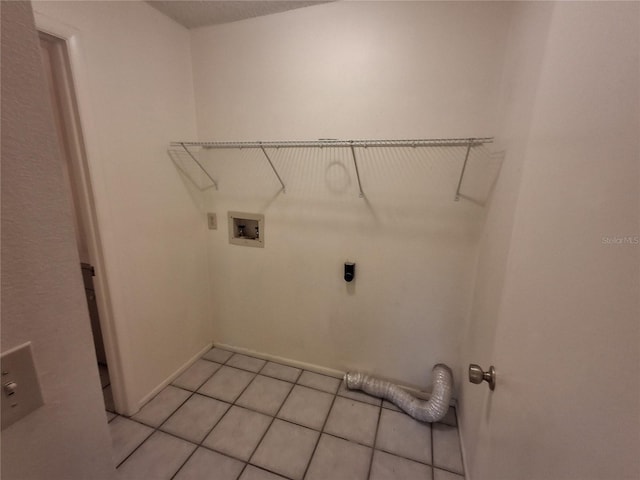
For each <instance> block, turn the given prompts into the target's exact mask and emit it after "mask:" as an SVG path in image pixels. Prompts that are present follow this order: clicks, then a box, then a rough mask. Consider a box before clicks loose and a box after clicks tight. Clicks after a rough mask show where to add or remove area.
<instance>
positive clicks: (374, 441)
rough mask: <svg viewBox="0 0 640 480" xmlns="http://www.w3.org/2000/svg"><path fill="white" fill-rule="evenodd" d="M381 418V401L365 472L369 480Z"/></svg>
mask: <svg viewBox="0 0 640 480" xmlns="http://www.w3.org/2000/svg"><path fill="white" fill-rule="evenodd" d="M381 418H382V402H380V408H379V410H378V421H377V422H376V432H375V434H374V435H373V447H372V450H371V458H370V459H369V471H368V472H367V478H368V479H369V480H371V470H372V469H373V457H374V455H375V453H376V444H377V443H378V429H379V428H380V420H381Z"/></svg>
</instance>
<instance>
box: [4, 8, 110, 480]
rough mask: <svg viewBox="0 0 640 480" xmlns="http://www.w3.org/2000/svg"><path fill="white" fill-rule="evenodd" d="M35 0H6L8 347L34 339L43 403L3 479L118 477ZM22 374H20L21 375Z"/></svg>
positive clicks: (17, 440)
mask: <svg viewBox="0 0 640 480" xmlns="http://www.w3.org/2000/svg"><path fill="white" fill-rule="evenodd" d="M56 142H57V138H56V133H55V130H54V124H53V117H52V112H51V106H50V103H49V97H48V93H47V90H46V84H45V79H44V75H43V70H42V62H41V59H40V48H39V45H38V37H37V34H36V30H35V27H34V23H33V14H32V12H31V7H30V5H29V3H28V2H2V347H1V349H2V352H6V351H7V350H9V349H11V348H13V347H16V346H18V345H21V344H22V343H24V342H27V341H31V342H32V348H33V353H34V359H35V364H36V368H37V371H38V375H39V380H40V384H41V386H42V394H43V397H44V406H42V407H41V408H39V409H38V410H36V411H35V412H33V413H31V414H30V415H28V416H27V417H25V418H24V419H22V420H20V421H18V422H16V423H14V424H13V425H11V426H10V427H8V428H6V429H5V430H3V431H2V478H4V479H5V480H11V479H16V480H17V479H20V480H22V479H31V478H34V479H35V478H51V479H63V478H92V479H105V480H106V479H111V478H115V468H114V466H113V465H112V463H111V456H110V455H109V451H110V449H111V441H110V438H109V432H108V429H107V422H106V417H105V412H104V407H103V403H102V394H101V391H100V380H99V378H98V370H97V367H96V357H95V351H94V349H93V344H92V342H91V330H90V327H89V317H88V313H87V304H86V300H85V297H84V288H83V285H82V277H81V274H80V268H79V261H80V260H79V258H78V252H77V250H76V248H75V246H74V230H73V220H72V216H71V210H70V205H69V202H68V195H67V194H66V192H65V191H64V187H65V183H64V180H63V172H62V168H61V162H60V159H58V158H56V156H57V152H58V148H57V143H56ZM18 383H19V382H18Z"/></svg>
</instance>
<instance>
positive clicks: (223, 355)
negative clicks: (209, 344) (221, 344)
mask: <svg viewBox="0 0 640 480" xmlns="http://www.w3.org/2000/svg"><path fill="white" fill-rule="evenodd" d="M232 355H233V352H229V351H227V350H223V349H221V348H217V347H214V348H212V349H211V350H209V351H208V352H207V353H205V354H204V355H203V356H202V358H204V359H205V360H211V361H212V362H217V363H224V362H226V361H227V360H229V358H231V356H232Z"/></svg>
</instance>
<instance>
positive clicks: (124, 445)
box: [109, 417, 153, 467]
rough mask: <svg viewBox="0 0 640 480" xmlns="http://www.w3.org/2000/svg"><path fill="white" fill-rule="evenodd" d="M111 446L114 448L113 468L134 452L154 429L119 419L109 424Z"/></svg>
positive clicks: (122, 418)
mask: <svg viewBox="0 0 640 480" xmlns="http://www.w3.org/2000/svg"><path fill="white" fill-rule="evenodd" d="M109 430H110V431H111V445H112V447H113V466H114V467H115V466H118V465H119V464H120V462H122V461H123V460H124V459H125V458H127V456H128V455H129V454H130V453H131V452H133V451H134V450H135V449H136V448H137V447H138V445H140V444H141V443H142V442H143V441H144V440H145V439H146V438H147V437H148V436H149V435H151V434H152V433H153V429H152V428H149V427H147V426H146V425H142V424H141V423H138V422H134V421H133V420H129V419H127V418H124V417H117V418H115V419H114V420H113V421H112V422H111V423H109Z"/></svg>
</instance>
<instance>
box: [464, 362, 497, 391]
mask: <svg viewBox="0 0 640 480" xmlns="http://www.w3.org/2000/svg"><path fill="white" fill-rule="evenodd" d="M469 381H470V382H471V383H482V382H483V381H484V382H487V383H488V384H489V388H490V389H491V390H495V388H496V369H495V368H493V365H491V366H490V367H489V370H488V371H486V372H485V371H483V370H482V367H480V365H476V364H475V363H472V364H470V365H469Z"/></svg>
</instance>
